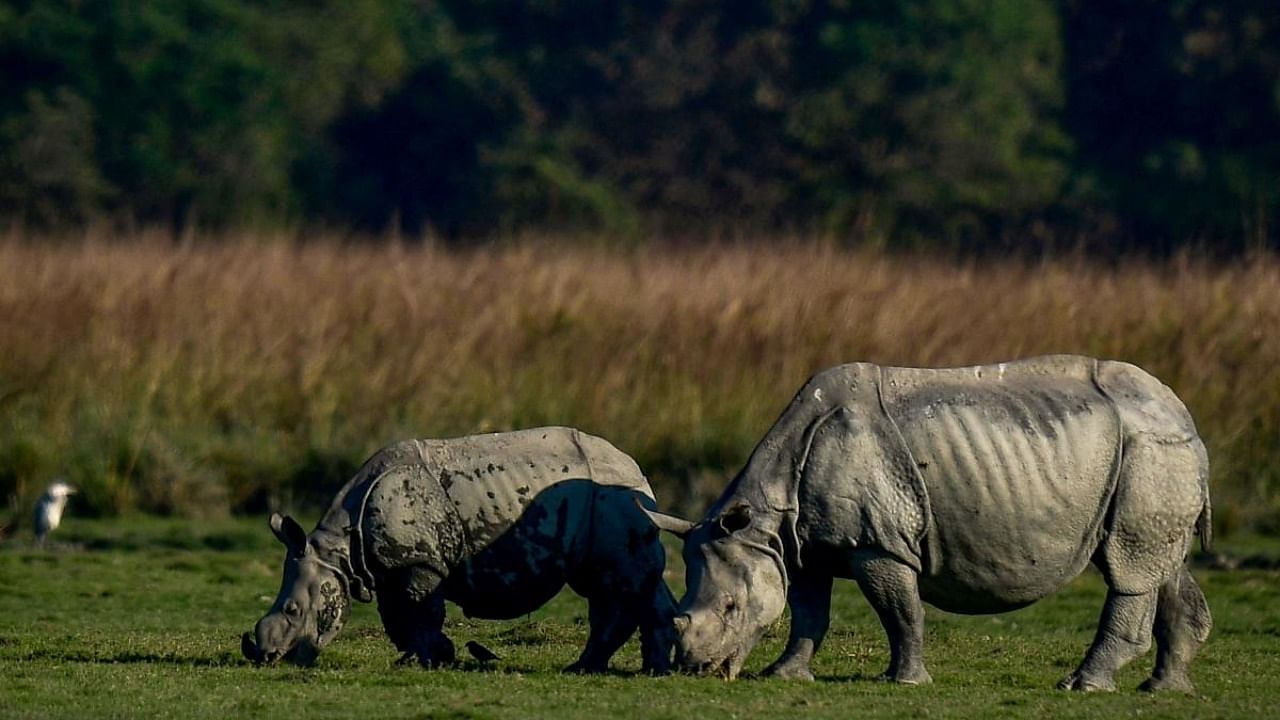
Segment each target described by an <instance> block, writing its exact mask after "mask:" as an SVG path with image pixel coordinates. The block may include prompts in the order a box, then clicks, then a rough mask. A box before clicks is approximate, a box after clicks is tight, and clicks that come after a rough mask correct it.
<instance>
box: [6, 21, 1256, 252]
mask: <svg viewBox="0 0 1280 720" xmlns="http://www.w3.org/2000/svg"><path fill="white" fill-rule="evenodd" d="M0 86H2V87H3V88H4V92H3V93H2V94H0V221H2V222H5V223H7V224H10V225H13V224H17V225H20V226H21V227H24V228H44V227H50V226H54V227H57V226H66V225H76V224H79V223H84V222H86V221H101V220H106V221H108V222H111V223H113V224H116V225H123V226H125V227H136V226H149V225H151V224H154V223H164V224H168V225H170V226H172V227H175V228H188V227H200V228H205V229H209V228H218V227H223V228H225V227H234V228H244V227H253V228H263V227H267V228H279V227H300V226H307V227H314V226H318V225H320V226H325V227H339V228H348V229H349V228H357V229H361V230H366V231H374V232H378V233H381V232H384V231H386V230H388V229H394V230H397V231H404V232H407V233H409V234H411V235H416V234H418V233H421V232H423V231H430V232H432V233H434V234H436V235H437V236H440V237H444V238H449V239H454V240H459V239H461V240H466V239H474V238H475V237H478V236H483V235H488V234H493V233H502V232H510V231H513V230H525V229H528V228H530V227H536V228H539V229H543V230H547V229H556V230H581V229H586V230H604V231H606V232H608V233H609V237H610V238H612V239H613V240H614V241H617V242H625V241H627V240H629V239H631V240H633V239H634V238H636V237H638V236H643V235H645V234H646V233H667V234H670V233H679V234H703V233H705V232H706V231H708V230H711V231H718V232H723V231H725V230H737V229H741V228H744V227H747V228H751V229H753V230H755V231H764V230H792V231H795V230H803V231H810V232H821V233H832V234H837V235H839V236H841V237H849V238H853V239H855V240H857V241H859V242H862V243H872V244H878V245H882V246H886V247H902V246H910V247H918V246H929V247H945V248H952V249H961V250H965V251H991V250H995V251H1005V250H1008V249H1010V248H1017V249H1020V250H1023V251H1028V250H1029V251H1038V250H1040V249H1044V248H1048V249H1055V248H1060V247H1064V246H1065V247H1071V248H1076V247H1088V248H1091V249H1093V248H1097V249H1103V250H1117V249H1119V250H1128V249H1133V248H1139V249H1144V250H1152V251H1155V252H1164V251H1167V250H1169V249H1171V248H1173V247H1177V246H1181V245H1186V244H1192V245H1195V246H1198V247H1209V248H1212V249H1213V250H1214V251H1218V252H1227V253H1231V252H1240V251H1246V250H1249V249H1257V248H1260V247H1275V246H1276V245H1277V244H1278V243H1280V230H1277V222H1276V215H1277V210H1278V209H1280V11H1277V8H1276V4H1275V2H1274V0H1133V1H1131V2H1123V3H1116V2H1111V1H1110V0H1105V1H1104V0H862V1H859V2H854V1H853V0H826V1H819V0H736V1H735V2H732V3H726V2H707V1H706V0H617V1H615V2H607V3H601V2H588V1H584V0H526V1H524V2H492V1H489V0H418V1H416V2H388V1H383V0H307V1H302V0H287V1H286V0H273V1H267V2H260V1H256V0H255V1H253V2H248V1H240V0H147V1H139V0H133V1H122V2H81V1H79V0H19V1H12V0H5V1H4V2H0Z"/></svg>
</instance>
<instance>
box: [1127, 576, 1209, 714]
mask: <svg viewBox="0 0 1280 720" xmlns="http://www.w3.org/2000/svg"><path fill="white" fill-rule="evenodd" d="M1212 628H1213V617H1212V616H1211V615H1209V604H1208V603H1207V602H1205V599H1204V593H1203V592H1201V591H1200V586H1199V585H1198V584H1197V583H1196V579H1195V578H1194V577H1192V576H1191V573H1189V572H1187V569H1186V568H1185V567H1184V568H1182V570H1181V572H1179V573H1178V575H1177V576H1175V577H1174V578H1173V579H1172V580H1170V581H1169V582H1167V583H1165V584H1164V586H1163V587H1161V588H1160V599H1159V600H1158V601H1157V602H1156V621H1155V628H1154V633H1153V634H1154V635H1155V638H1156V669H1155V672H1153V673H1152V674H1151V677H1150V678H1149V679H1148V680H1147V681H1146V682H1144V683H1142V686H1141V689H1142V690H1178V691H1181V692H1195V687H1194V686H1193V685H1192V684H1191V678H1190V677H1189V676H1188V674H1187V670H1188V668H1189V666H1190V665H1191V660H1192V659H1193V658H1194V657H1195V656H1196V651H1197V650H1199V649H1200V645H1201V643H1203V642H1204V641H1205V640H1208V639H1209V631H1210V630H1211V629H1212Z"/></svg>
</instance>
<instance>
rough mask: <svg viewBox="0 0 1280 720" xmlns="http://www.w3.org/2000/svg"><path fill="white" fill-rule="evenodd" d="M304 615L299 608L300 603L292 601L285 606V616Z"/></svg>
mask: <svg viewBox="0 0 1280 720" xmlns="http://www.w3.org/2000/svg"><path fill="white" fill-rule="evenodd" d="M301 613H302V609H301V608H299V607H298V603H296V602H294V601H293V600H290V601H289V602H287V603H285V604H284V614H285V615H290V616H293V617H297V616H298V615H300V614H301Z"/></svg>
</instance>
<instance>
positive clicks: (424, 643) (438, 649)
mask: <svg viewBox="0 0 1280 720" xmlns="http://www.w3.org/2000/svg"><path fill="white" fill-rule="evenodd" d="M439 584H440V578H439V576H438V575H437V574H436V573H434V572H432V571H431V570H428V569H426V568H420V567H411V568H402V569H400V570H397V571H396V572H394V573H391V574H390V575H389V576H388V577H386V578H384V579H382V580H381V581H380V582H379V589H378V615H379V616H381V618H382V626H383V628H384V629H385V630H386V631H387V637H389V638H391V642H392V643H393V644H395V646H396V649H398V650H400V651H401V653H403V654H402V655H401V656H400V658H399V660H397V661H396V664H398V665H403V664H407V663H410V662H413V661H414V660H417V662H418V664H419V665H421V666H423V667H438V666H441V665H448V664H451V663H453V661H454V659H455V657H456V655H455V652H454V647H453V642H452V641H451V640H449V638H448V637H446V636H445V634H444V632H443V628H444V595H443V594H442V593H440V592H436V588H437V587H438V586H439Z"/></svg>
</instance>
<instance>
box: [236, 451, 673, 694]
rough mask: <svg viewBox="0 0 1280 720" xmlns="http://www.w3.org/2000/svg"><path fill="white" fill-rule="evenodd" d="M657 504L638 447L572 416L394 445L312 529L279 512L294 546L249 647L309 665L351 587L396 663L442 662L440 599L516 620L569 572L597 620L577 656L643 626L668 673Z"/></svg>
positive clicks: (656, 666)
mask: <svg viewBox="0 0 1280 720" xmlns="http://www.w3.org/2000/svg"><path fill="white" fill-rule="evenodd" d="M652 507H654V504H653V492H652V490H651V489H650V488H649V484H648V482H647V481H646V480H645V478H644V475H643V474H641V472H640V469H639V468H638V467H637V466H636V464H635V461H633V460H632V459H631V458H630V457H628V456H627V455H625V454H623V453H622V452H621V451H619V450H618V449H617V448H615V447H613V446H612V445H610V444H609V443H608V442H606V441H604V440H602V439H600V438H598V437H594V436H591V435H588V434H586V433H583V432H580V431H578V430H574V429H571V428H562V427H547V428H537V429H533V430H521V431H517V432H509V433H497V434H490V435H476V436H471V437H463V438H456V439H448V440H412V441H407V442H401V443H396V444H394V445H391V446H389V447H387V448H385V449H383V450H381V451H379V452H378V453H377V454H375V455H374V456H373V457H371V458H370V459H369V460H368V461H367V462H366V463H365V464H364V466H363V467H362V468H361V469H360V471H359V472H358V473H357V474H356V475H355V477H354V478H352V479H351V481H350V482H348V483H347V484H346V486H345V487H343V488H342V490H341V491H340V492H339V493H338V496H337V498H336V499H335V500H334V501H333V504H332V506H331V507H330V508H329V510H328V512H327V513H325V515H324V517H323V518H322V519H321V520H320V522H319V524H317V525H316V528H315V530H314V531H312V533H311V534H310V535H307V534H306V533H305V532H304V531H303V530H302V528H301V527H300V526H299V525H298V523H297V522H296V521H294V520H293V519H292V518H289V517H283V518H282V517H281V516H279V515H274V516H272V518H271V529H272V530H273V531H274V532H275V534H276V536H277V537H279V539H280V541H281V542H283V543H284V545H285V547H286V548H287V553H286V557H285V564H284V580H283V583H282V586H281V589H280V594H279V596H278V597H277V598H276V601H275V604H274V605H273V606H272V608H271V611H270V612H268V613H267V615H266V616H264V617H263V618H262V619H261V620H259V621H258V623H257V625H256V627H255V629H254V634H253V636H250V634H249V633H245V635H244V637H243V638H242V639H241V646H242V648H241V649H242V652H243V653H244V655H245V657H247V658H249V659H250V660H252V661H254V662H259V663H262V662H273V661H275V660H277V659H280V658H284V659H286V660H289V661H291V662H295V663H298V664H309V663H311V662H312V661H313V660H314V659H315V656H316V655H317V653H318V652H319V650H320V649H321V648H323V647H324V646H325V645H327V644H328V643H329V642H330V641H331V640H332V639H333V637H334V636H335V635H337V633H338V631H339V630H340V629H341V628H342V625H343V623H344V621H345V619H346V616H347V611H348V609H349V600H348V597H355V598H358V599H360V600H362V601H364V602H369V601H370V600H372V598H373V595H374V594H376V595H377V599H378V612H379V614H380V615H381V617H382V622H383V625H384V627H385V628H386V631H387V635H388V636H389V637H390V638H391V641H392V642H393V643H394V644H395V646H396V647H397V648H399V649H400V650H401V651H402V652H403V653H404V655H403V656H402V657H401V661H410V660H412V659H415V658H416V659H417V660H418V662H420V663H421V664H423V665H424V666H431V665H437V664H441V663H448V662H452V661H453V659H454V647H453V643H452V642H451V641H450V640H449V639H448V638H447V637H446V636H445V635H444V633H443V632H442V627H443V623H444V616H445V608H444V603H445V601H446V600H449V601H450V602H453V603H455V604H457V605H459V606H461V608H462V609H463V611H464V612H465V613H466V614H467V615H468V616H470V617H480V618H495V619H502V618H514V617H519V616H521V615H525V614H527V613H530V612H532V611H533V610H535V609H537V608H538V607H540V606H542V605H543V604H544V603H546V602H547V601H548V600H550V599H551V598H552V597H553V596H554V595H555V594H556V593H558V592H559V591H560V589H561V588H563V587H564V585H565V583H566V582H567V583H568V584H569V586H570V587H571V588H573V589H574V590H575V591H576V592H578V593H579V594H580V595H583V596H585V597H586V598H587V599H588V602H589V612H588V614H589V621H590V626H591V631H590V636H589V638H588V640H587V645H586V648H585V649H584V650H583V651H582V655H581V657H580V658H579V659H578V661H577V662H576V663H574V664H573V665H571V666H570V667H569V669H570V670H573V671H580V672H601V671H604V670H605V669H606V667H607V664H608V662H609V659H610V658H611V657H612V656H613V654H614V653H615V652H617V650H618V648H619V647H621V646H622V644H623V643H624V642H626V640H627V638H629V637H630V636H631V635H632V633H634V632H635V630H636V628H637V626H638V627H639V629H640V640H641V651H642V655H643V667H644V669H645V670H646V671H650V672H665V671H666V670H667V669H668V667H669V664H670V655H671V646H672V644H673V642H674V640H675V632H674V630H673V629H672V623H671V621H672V616H673V614H674V608H675V600H674V598H673V597H672V596H671V593H670V591H668V589H667V586H666V584H665V583H664V582H663V580H662V572H663V567H664V565H665V561H666V557H665V553H664V551H663V548H662V545H661V543H659V541H658V533H657V530H656V529H654V527H653V525H652V524H651V523H650V522H649V520H648V518H647V517H645V515H644V513H643V511H642V508H652Z"/></svg>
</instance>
